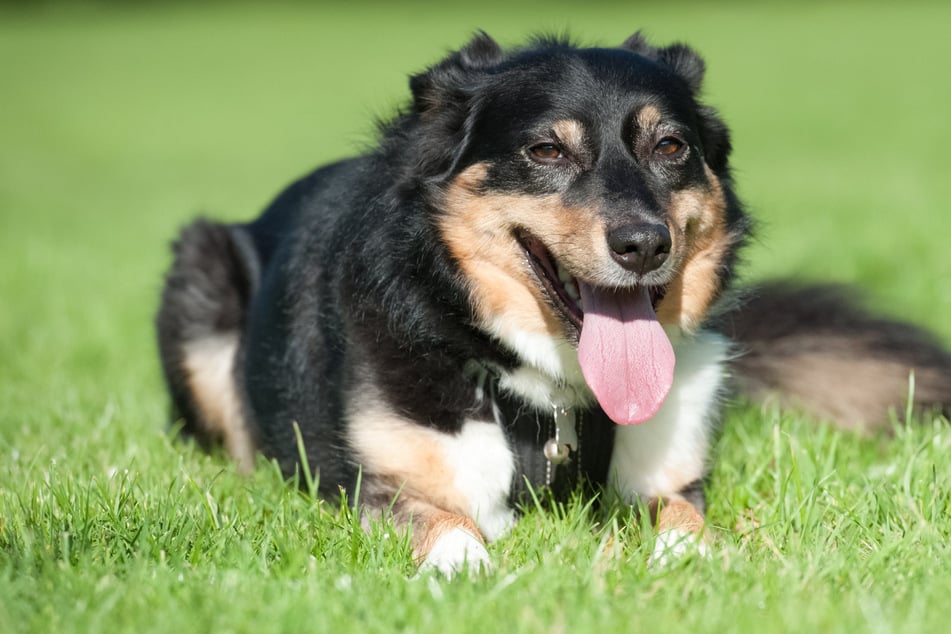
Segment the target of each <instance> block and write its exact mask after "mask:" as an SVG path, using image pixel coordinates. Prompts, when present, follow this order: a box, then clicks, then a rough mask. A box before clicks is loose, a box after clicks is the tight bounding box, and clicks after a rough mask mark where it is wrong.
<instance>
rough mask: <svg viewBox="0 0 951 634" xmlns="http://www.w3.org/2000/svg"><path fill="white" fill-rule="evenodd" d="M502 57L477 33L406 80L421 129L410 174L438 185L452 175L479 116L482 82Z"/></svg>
mask: <svg viewBox="0 0 951 634" xmlns="http://www.w3.org/2000/svg"><path fill="white" fill-rule="evenodd" d="M504 57H505V55H504V53H503V51H502V48H501V47H500V46H499V45H498V44H496V42H495V40H493V39H492V38H491V37H489V36H488V35H486V34H485V33H483V32H482V31H479V32H478V33H476V35H475V36H474V37H473V38H472V40H471V41H470V42H469V43H468V44H466V45H465V46H464V47H462V48H461V49H460V50H458V51H456V52H454V53H452V54H451V55H449V56H448V57H447V58H446V59H444V60H443V61H441V62H439V63H438V64H436V65H435V66H433V67H432V68H430V69H428V70H427V71H426V72H423V73H420V74H419V75H416V76H414V77H412V78H410V89H411V90H412V92H413V111H414V112H415V113H416V115H418V117H419V124H420V130H419V133H418V134H417V135H416V136H415V138H416V142H417V143H418V146H417V147H416V148H414V153H415V156H416V163H417V169H415V170H414V173H416V174H423V175H426V177H427V178H428V179H434V180H436V181H439V180H442V179H444V178H446V177H448V175H449V174H451V173H452V172H453V171H454V170H455V168H456V166H457V165H458V164H459V161H460V160H461V159H462V157H463V156H464V154H465V152H466V150H467V148H468V147H469V144H470V140H471V136H472V129H473V127H474V121H475V118H476V116H477V115H478V112H479V108H480V106H479V104H480V103H481V101H480V93H481V90H480V87H481V86H482V82H481V81H480V79H481V77H482V76H483V75H484V74H485V72H486V71H487V70H488V69H490V68H492V67H493V66H496V65H497V64H499V63H500V62H502V60H503V59H504Z"/></svg>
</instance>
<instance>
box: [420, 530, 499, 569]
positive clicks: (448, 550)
mask: <svg viewBox="0 0 951 634" xmlns="http://www.w3.org/2000/svg"><path fill="white" fill-rule="evenodd" d="M491 567H492V562H491V561H489V553H488V551H487V550H486V549H485V546H483V545H482V542H480V541H479V540H478V539H476V537H475V536H474V535H473V534H472V533H470V532H469V531H467V530H465V529H463V528H454V529H452V530H451V531H448V532H447V533H445V534H443V535H442V536H440V537H439V539H437V540H436V543H435V544H434V545H433V548H432V550H430V551H429V554H428V555H426V559H425V560H424V561H423V563H422V564H421V565H420V567H419V571H420V572H421V573H422V572H428V571H431V570H435V571H438V572H440V573H442V574H444V575H445V576H447V577H450V578H451V577H453V576H454V575H456V574H457V573H460V572H462V571H464V570H468V571H469V572H477V573H478V572H483V571H487V570H489V569H490V568H491Z"/></svg>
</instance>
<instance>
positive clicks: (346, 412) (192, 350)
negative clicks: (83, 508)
mask: <svg viewBox="0 0 951 634" xmlns="http://www.w3.org/2000/svg"><path fill="white" fill-rule="evenodd" d="M703 75H704V63H703V61H702V59H701V57H700V56H699V55H698V54H697V53H696V52H695V51H693V50H692V49H691V48H689V47H687V46H685V45H682V44H674V45H671V46H664V47H656V46H653V45H651V44H649V43H648V42H647V41H646V40H645V38H644V37H642V36H641V35H640V34H635V35H633V36H631V37H630V38H629V39H627V40H626V41H625V42H623V43H622V44H621V45H620V46H618V47H616V48H583V47H578V46H575V45H573V44H571V43H570V42H568V41H565V40H563V39H558V38H539V39H535V40H532V41H531V42H530V43H529V44H527V45H525V46H523V47H520V48H515V49H512V50H503V49H502V48H501V47H500V46H499V45H498V44H497V43H496V42H495V41H494V40H492V39H491V38H490V37H489V36H488V35H486V34H484V33H481V32H480V33H478V34H476V35H475V36H474V38H473V39H472V40H471V41H470V42H469V43H468V44H467V45H465V46H464V47H463V48H461V49H460V50H458V51H455V52H453V53H452V54H450V55H448V56H447V57H446V58H445V59H443V60H442V61H440V62H439V63H437V64H435V65H434V66H432V67H430V68H428V69H427V70H426V71H425V72H422V73H420V74H417V75H415V76H413V77H412V78H411V80H410V88H411V92H412V102H411V104H410V105H409V106H408V107H407V108H406V109H405V111H403V112H400V113H399V114H397V115H396V116H395V117H394V118H393V119H392V120H391V121H389V122H388V123H385V124H383V125H382V126H381V132H380V139H379V143H378V144H377V145H376V146H375V147H374V148H373V149H372V150H370V151H368V152H367V153H366V154H364V155H362V156H359V157H356V158H352V159H348V160H343V161H341V162H338V163H334V164H332V165H328V166H325V167H322V168H320V169H317V170H316V171H315V172H313V173H311V174H310V175H308V176H305V177H304V178H302V179H300V180H298V181H297V182H295V183H293V184H292V185H290V186H289V187H288V188H287V189H286V190H285V191H284V192H283V193H281V194H280V195H279V196H278V197H277V198H276V199H275V200H274V202H273V203H272V204H271V205H270V206H269V207H268V208H267V209H266V210H265V211H264V213H263V214H262V215H261V216H260V217H259V218H258V219H256V220H254V221H252V222H249V223H245V224H223V223H216V222H212V221H209V220H203V219H199V220H197V221H195V222H194V223H193V224H191V225H190V226H188V227H186V228H185V229H184V230H183V231H182V233H181V236H180V238H179V239H178V241H177V243H176V244H175V247H174V262H173V264H172V266H171V270H170V272H169V273H168V275H167V278H166V283H165V287H164V291H163V294H162V299H161V306H160V309H159V312H158V316H157V331H158V343H159V349H160V356H161V362H162V366H163V370H164V374H165V378H166V381H167V384H168V388H169V391H170V394H171V400H172V403H173V408H174V412H175V413H174V416H175V417H176V418H177V419H180V420H181V421H182V425H183V430H184V432H186V433H188V434H191V435H193V436H195V437H196V438H197V439H198V440H199V441H200V442H201V443H203V444H204V445H207V446H211V445H214V444H217V443H221V444H223V445H224V447H225V448H226V450H227V452H228V453H229V454H230V455H232V456H233V457H234V458H235V459H236V460H237V462H238V464H239V467H240V468H241V469H243V470H249V469H251V468H252V466H253V464H254V462H255V455H256V454H257V453H258V452H260V453H263V454H264V455H265V456H267V457H269V458H271V459H273V460H276V461H277V463H278V464H279V465H280V467H281V469H282V470H283V472H284V473H285V474H286V475H288V476H292V475H293V474H295V473H298V470H300V469H301V468H302V467H306V469H309V470H310V472H313V473H315V474H318V475H317V481H318V484H317V487H316V488H317V491H318V493H319V494H320V495H322V496H327V497H336V498H338V499H339V496H340V494H341V491H343V492H344V493H345V494H346V495H347V496H348V499H349V500H350V501H351V503H355V500H356V499H357V497H358V496H359V509H360V511H361V512H362V513H363V514H364V516H365V517H367V518H373V517H382V516H387V517H389V518H390V519H391V520H392V521H393V522H394V523H395V524H396V525H397V526H399V527H401V528H402V529H406V530H409V531H411V538H410V541H411V544H412V548H413V554H414V557H415V558H416V561H417V563H419V564H420V565H421V566H422V568H423V569H435V570H440V571H443V572H446V573H447V574H452V573H454V572H458V571H460V570H463V569H465V568H467V567H469V568H473V567H475V568H478V567H483V566H487V565H488V564H489V557H488V553H487V551H486V548H485V544H486V542H488V541H491V540H495V539H498V538H499V537H501V536H503V535H504V534H505V533H506V532H507V531H508V530H509V529H510V528H511V527H512V525H513V523H514V522H515V521H516V517H517V509H518V508H519V505H520V503H521V502H523V501H525V499H526V497H525V496H526V494H527V493H531V492H533V491H536V490H548V491H550V493H551V495H552V496H553V498H554V499H556V500H557V499H565V498H566V496H568V495H570V494H571V493H572V492H573V491H576V490H579V489H580V490H584V491H588V492H592V491H598V490H604V491H608V492H611V493H612V494H614V495H616V496H618V497H619V498H620V499H621V500H623V501H625V502H627V503H631V504H643V505H645V506H646V507H647V508H649V509H650V511H651V512H652V513H653V521H655V522H656V526H657V528H658V531H659V533H658V535H659V538H658V540H657V541H658V547H659V548H661V549H667V548H671V547H673V546H672V545H675V544H677V543H681V542H678V541H677V540H679V539H681V538H682V537H683V536H688V537H689V536H694V538H695V540H696V542H697V543H698V544H700V545H702V544H703V543H704V540H705V539H706V537H705V536H704V535H703V513H704V488H703V485H704V478H705V475H706V474H707V471H708V464H709V460H710V448H711V443H712V441H713V440H714V436H715V434H716V432H717V427H718V421H719V413H720V410H721V407H722V404H723V403H724V401H725V400H727V399H728V398H731V397H733V396H736V395H740V396H743V397H746V398H750V399H753V400H756V399H763V398H774V397H778V398H780V399H783V400H784V401H786V402H788V403H789V404H790V405H792V406H796V407H800V408H803V409H805V410H806V411H809V412H811V413H813V414H814V415H816V416H817V417H819V418H825V419H830V420H834V421H837V422H838V423H840V424H842V425H847V426H848V425H851V426H865V427H868V426H872V425H874V424H876V423H880V422H882V421H887V420H888V417H889V408H890V407H895V406H898V407H900V406H902V403H903V401H904V399H906V398H907V394H908V381H909V373H910V372H914V375H915V391H914V398H915V405H916V406H920V407H932V406H938V407H941V406H944V405H945V404H947V403H951V355H949V353H948V352H947V351H945V350H944V349H943V348H942V347H941V346H940V344H938V343H937V342H936V340H935V339H934V338H933V337H932V336H931V335H929V334H928V333H926V332H924V331H923V330H920V329H918V328H916V327H914V326H912V325H909V324H906V323H903V322H900V321H893V320H889V319H885V318H882V317H878V316H875V315H873V314H870V313H868V312H866V311H865V310H864V309H863V308H862V307H861V306H860V305H859V304H858V303H857V302H855V301H853V300H852V299H850V297H849V296H848V294H847V293H846V292H845V291H844V290H843V289H840V288H836V287H832V286H800V285H795V284H791V283H784V282H779V283H771V284H765V285H762V286H759V287H754V288H746V289H740V290H737V288H735V287H736V284H735V283H734V278H735V270H736V268H737V263H738V257H739V254H740V251H741V249H742V247H743V245H744V242H745V241H746V240H747V238H748V237H749V235H750V233H751V229H752V222H751V220H750V219H749V216H748V214H747V213H746V211H745V210H744V207H743V205H742V203H741V201H740V200H739V199H738V197H737V195H736V192H735V189H734V182H733V178H732V176H731V171H730V165H729V158H730V151H731V142H730V135H729V130H728V128H727V126H726V125H725V123H724V122H723V120H722V119H721V117H720V116H719V114H718V113H717V112H716V110H714V109H713V108H711V107H710V106H708V105H705V104H703V103H702V102H701V101H700V100H699V92H700V88H701V83H702V79H703ZM302 460H306V464H301V463H302ZM358 488H359V491H358ZM664 552H666V551H664V550H661V551H658V552H656V553H655V554H657V555H658V556H661V557H662V556H663V555H664Z"/></svg>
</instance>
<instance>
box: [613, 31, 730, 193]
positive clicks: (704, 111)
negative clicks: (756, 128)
mask: <svg viewBox="0 0 951 634" xmlns="http://www.w3.org/2000/svg"><path fill="white" fill-rule="evenodd" d="M621 48H623V49H627V50H629V51H633V52H635V53H637V54H638V55H643V56H644V57H646V58H648V59H650V60H653V61H655V62H657V63H658V64H660V65H662V66H665V67H666V68H668V69H669V70H671V71H672V72H673V73H674V74H675V75H677V77H679V78H680V79H682V80H683V82H684V83H685V84H687V88H689V89H690V92H691V94H693V96H694V97H697V96H698V95H699V93H700V89H701V87H702V86H703V76H704V73H705V72H706V64H705V63H704V61H703V58H702V57H700V54H699V53H697V52H696V51H695V50H693V49H692V48H690V47H689V46H687V45H686V44H672V45H670V46H665V47H656V46H652V45H651V44H649V43H648V42H647V40H646V39H645V38H644V36H643V35H642V34H641V32H640V31H638V32H637V33H635V34H634V35H632V36H631V37H629V38H627V39H626V40H624V43H623V44H621ZM697 119H698V120H699V122H700V140H701V142H702V143H703V154H704V158H705V159H706V161H707V164H708V165H709V166H710V168H711V169H713V171H714V172H716V173H717V174H720V175H723V173H724V172H725V171H726V170H727V166H728V162H729V158H730V151H731V150H732V145H731V143H730V130H729V129H728V128H727V126H726V124H725V123H724V122H723V119H721V118H720V115H719V114H717V111H716V110H715V109H714V108H711V107H710V106H706V105H698V106H697Z"/></svg>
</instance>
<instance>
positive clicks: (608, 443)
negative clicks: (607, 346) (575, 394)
mask: <svg viewBox="0 0 951 634" xmlns="http://www.w3.org/2000/svg"><path fill="white" fill-rule="evenodd" d="M487 378H488V383H489V390H488V391H489V396H490V398H491V399H492V402H493V404H494V405H495V407H496V415H497V418H498V419H499V424H500V425H501V426H502V429H503V430H504V432H505V435H506V438H508V441H509V445H510V446H511V447H512V450H513V452H514V453H515V477H514V479H513V482H512V488H511V494H510V497H509V500H510V502H511V503H512V504H513V505H522V504H529V503H531V501H532V496H531V491H535V492H536V494H538V493H541V492H542V491H543V490H545V489H548V490H550V491H551V494H552V496H553V498H554V499H555V500H556V501H558V502H566V501H568V499H569V498H570V496H571V494H572V493H573V492H574V491H575V490H576V489H577V488H578V487H579V485H581V486H591V487H603V486H605V485H606V484H607V479H608V467H609V466H610V462H611V452H612V451H613V449H614V428H615V424H614V422H613V421H611V420H610V419H609V418H608V417H607V415H605V414H604V412H602V411H601V408H599V407H597V406H595V407H593V408H589V409H580V408H576V409H574V410H560V411H558V410H556V409H555V408H552V411H551V412H547V413H546V412H539V411H537V410H535V409H534V408H532V407H531V406H529V405H527V404H525V403H524V402H522V401H519V400H518V399H517V398H516V397H514V396H512V395H509V394H506V393H504V392H502V391H500V390H499V389H498V378H497V377H496V376H495V375H494V373H492V374H490V375H489V376H488V377H487ZM557 418H560V419H561V429H562V431H561V432H560V433H559V431H558V430H559V425H558V420H557ZM572 418H573V419H574V421H573V422H574V424H573V425H571V419H572ZM570 427H574V435H575V436H576V438H572V437H571V436H572V434H571V433H570ZM566 430H568V433H567V434H566V433H565V431H566ZM565 436H567V438H566V437H565ZM565 440H567V441H568V443H571V445H577V446H570V445H569V444H568V443H566V442H564V441H565ZM546 443H547V444H548V447H547V449H548V451H547V453H548V456H552V457H553V459H549V457H546ZM556 443H557V444H556ZM559 450H561V451H559ZM564 454H567V456H565V455H564Z"/></svg>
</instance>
